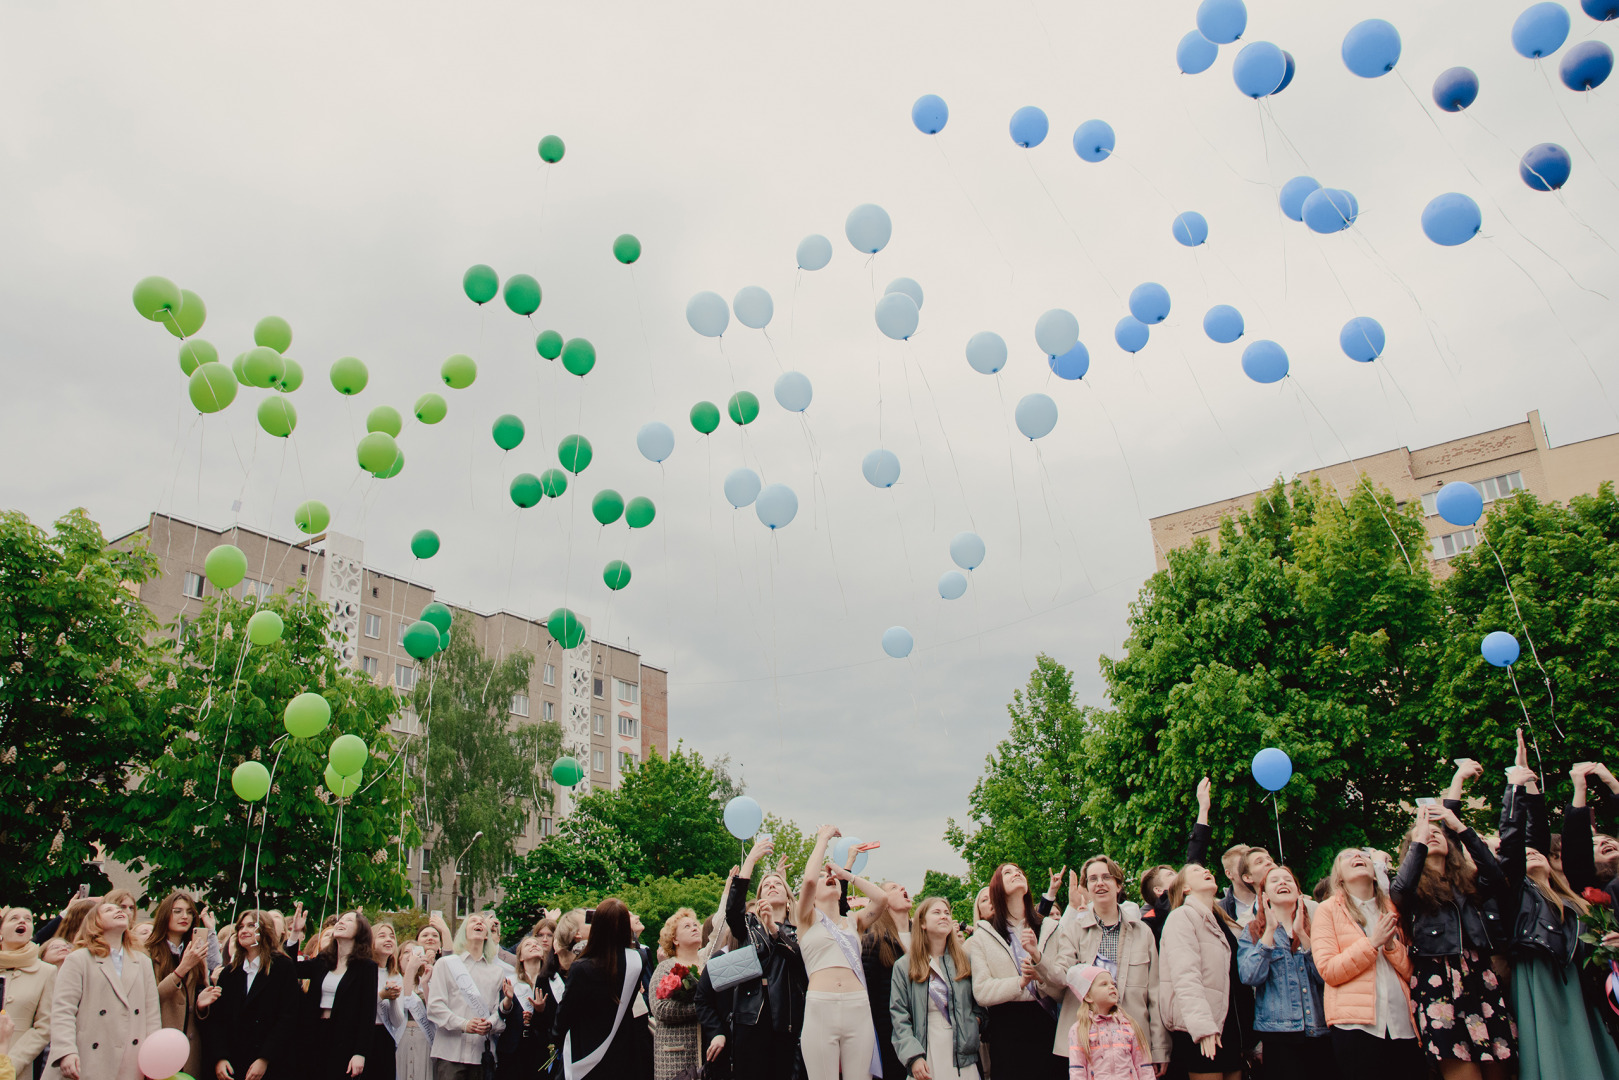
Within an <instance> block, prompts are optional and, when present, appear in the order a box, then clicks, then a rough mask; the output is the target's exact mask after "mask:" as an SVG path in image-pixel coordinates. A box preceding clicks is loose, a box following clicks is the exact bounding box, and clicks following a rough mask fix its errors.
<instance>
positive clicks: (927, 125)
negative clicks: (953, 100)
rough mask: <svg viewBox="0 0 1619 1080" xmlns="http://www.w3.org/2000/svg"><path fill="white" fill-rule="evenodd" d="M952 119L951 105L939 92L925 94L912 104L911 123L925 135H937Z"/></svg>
mask: <svg viewBox="0 0 1619 1080" xmlns="http://www.w3.org/2000/svg"><path fill="white" fill-rule="evenodd" d="M949 119H950V106H948V105H946V104H945V103H944V98H942V97H940V96H939V95H938V94H923V95H922V96H921V97H919V98H917V99H916V104H915V105H912V106H911V123H913V124H915V125H916V130H918V131H920V132H921V133H922V134H924V135H937V134H938V133H939V132H941V131H943V130H944V125H945V122H946V121H948V120H949Z"/></svg>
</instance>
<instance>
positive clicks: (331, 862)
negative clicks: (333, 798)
mask: <svg viewBox="0 0 1619 1080" xmlns="http://www.w3.org/2000/svg"><path fill="white" fill-rule="evenodd" d="M342 821H343V802H342V800H341V799H340V800H338V803H337V816H336V818H334V820H333V821H332V850H331V853H330V854H329V855H328V857H327V860H326V885H325V887H324V888H322V889H321V891H320V919H319V920H318V921H317V922H316V923H315V925H316V926H317V927H318V926H319V925H320V924H321V923H324V922H325V921H326V899H327V897H329V896H330V895H331V891H332V869H333V867H334V866H335V865H336V861H337V860H336V858H335V855H336V852H337V830H338V828H339V826H341V824H342Z"/></svg>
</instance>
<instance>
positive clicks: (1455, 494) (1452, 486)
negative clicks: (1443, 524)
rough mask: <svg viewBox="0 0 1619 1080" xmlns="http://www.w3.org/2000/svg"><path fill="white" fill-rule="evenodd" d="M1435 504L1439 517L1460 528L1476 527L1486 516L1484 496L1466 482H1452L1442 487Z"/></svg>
mask: <svg viewBox="0 0 1619 1080" xmlns="http://www.w3.org/2000/svg"><path fill="white" fill-rule="evenodd" d="M1434 504H1435V509H1437V510H1438V511H1439V516H1440V517H1442V518H1444V519H1445V520H1446V521H1448V522H1450V523H1451V524H1452V525H1455V526H1457V527H1458V528H1463V529H1465V528H1467V527H1468V526H1469V525H1476V524H1478V519H1479V518H1481V517H1483V516H1484V496H1483V495H1481V494H1480V493H1479V490H1478V488H1476V487H1474V486H1473V485H1472V484H1469V483H1468V482H1467V481H1465V480H1452V481H1451V482H1450V483H1448V484H1446V485H1445V486H1443V487H1441V488H1440V489H1439V494H1438V496H1437V497H1436V498H1435V499H1434Z"/></svg>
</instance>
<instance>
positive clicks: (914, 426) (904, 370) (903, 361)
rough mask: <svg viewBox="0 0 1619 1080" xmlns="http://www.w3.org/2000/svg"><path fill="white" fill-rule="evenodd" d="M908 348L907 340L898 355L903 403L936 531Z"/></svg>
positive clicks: (935, 512)
mask: <svg viewBox="0 0 1619 1080" xmlns="http://www.w3.org/2000/svg"><path fill="white" fill-rule="evenodd" d="M910 348H911V343H910V341H908V340H907V341H906V342H905V352H903V353H901V354H900V358H899V369H900V374H902V375H903V376H904V377H905V402H906V404H907V405H909V406H910V413H911V430H912V431H914V432H915V433H916V456H917V457H918V458H920V459H921V461H922V483H923V484H925V485H926V486H927V489H928V505H929V506H930V507H931V513H932V518H931V524H930V525H929V529H930V530H933V531H937V529H938V527H939V500H938V498H937V496H936V495H935V494H934V491H933V477H932V476H930V475H929V473H928V455H927V451H926V450H925V449H923V446H922V425H921V424H920V423H918V422H917V419H916V398H915V397H913V396H912V395H911V365H910V364H909V362H908V361H909V359H910Z"/></svg>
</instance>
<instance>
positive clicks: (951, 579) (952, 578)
mask: <svg viewBox="0 0 1619 1080" xmlns="http://www.w3.org/2000/svg"><path fill="white" fill-rule="evenodd" d="M966 592H967V575H966V574H963V573H962V572H961V571H960V570H946V571H945V572H944V573H942V574H940V575H939V596H940V597H941V598H942V599H945V600H960V599H961V598H962V596H964V595H965V594H966Z"/></svg>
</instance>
